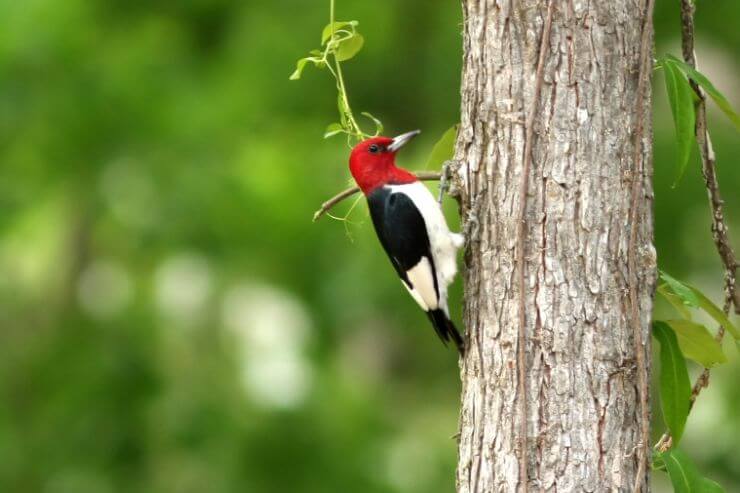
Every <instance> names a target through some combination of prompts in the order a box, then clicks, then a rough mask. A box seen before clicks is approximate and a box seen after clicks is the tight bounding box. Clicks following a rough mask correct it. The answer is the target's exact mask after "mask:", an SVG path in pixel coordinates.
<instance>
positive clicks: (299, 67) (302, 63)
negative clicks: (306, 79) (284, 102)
mask: <svg viewBox="0 0 740 493" xmlns="http://www.w3.org/2000/svg"><path fill="white" fill-rule="evenodd" d="M308 62H312V63H313V64H314V65H315V66H316V67H319V68H323V66H324V61H323V60H322V59H321V58H318V57H313V56H309V57H306V58H301V59H300V60H298V62H296V67H295V70H294V71H293V73H292V74H290V80H298V79H300V78H301V74H302V73H303V69H304V68H305V67H306V64H307V63H308Z"/></svg>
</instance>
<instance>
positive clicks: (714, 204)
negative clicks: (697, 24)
mask: <svg viewBox="0 0 740 493" xmlns="http://www.w3.org/2000/svg"><path fill="white" fill-rule="evenodd" d="M681 49H682V52H683V59H684V61H685V62H686V63H687V64H689V65H691V66H692V67H694V68H696V54H695V53H694V4H693V2H692V1H691V0H681ZM689 83H690V84H691V87H692V88H693V89H694V92H695V93H696V95H697V97H698V99H697V102H696V106H695V109H696V128H695V135H696V143H697V145H698V146H699V155H700V156H701V172H702V175H703V176H704V184H705V186H706V189H707V195H708V198H709V207H710V209H711V211H712V239H713V240H714V245H715V247H716V248H717V254H718V255H719V257H720V260H721V261H722V265H723V266H724V269H725V304H724V306H723V310H724V312H725V315H729V313H730V308H731V307H732V305H733V304H734V305H735V312H736V313H740V301H738V293H737V291H736V289H735V274H736V271H737V267H738V265H737V260H736V257H735V252H734V251H733V249H732V246H731V242H730V239H729V233H728V229H727V225H726V224H725V216H724V211H723V210H722V204H723V202H722V196H721V195H720V192H719V182H718V181H717V168H716V163H715V155H714V149H713V148H712V140H711V138H710V137H709V128H708V127H707V108H706V95H705V94H704V91H702V89H701V88H700V87H699V86H698V85H697V84H696V83H695V82H694V81H693V80H689ZM724 334H725V328H724V327H722V326H720V328H719V330H718V331H717V335H716V336H715V339H716V340H717V341H718V342H721V341H722V337H723V336H724ZM708 385H709V368H705V369H704V371H702V372H701V375H699V378H697V379H696V382H695V383H694V386H693V388H692V389H691V400H690V402H689V410H691V408H693V406H694V402H695V401H696V398H697V397H698V396H699V394H700V393H701V391H702V389H704V388H705V387H706V386H708ZM672 441H673V440H672V438H671V434H670V433H669V432H665V433H663V436H662V437H660V440H658V443H657V444H655V448H656V449H658V450H660V451H661V452H665V451H666V450H668V449H669V448H670V447H671V445H672Z"/></svg>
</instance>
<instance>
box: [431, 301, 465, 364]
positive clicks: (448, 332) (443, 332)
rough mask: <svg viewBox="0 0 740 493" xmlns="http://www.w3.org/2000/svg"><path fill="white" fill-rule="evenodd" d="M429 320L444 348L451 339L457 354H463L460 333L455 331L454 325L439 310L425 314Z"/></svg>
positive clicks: (463, 344)
mask: <svg viewBox="0 0 740 493" xmlns="http://www.w3.org/2000/svg"><path fill="white" fill-rule="evenodd" d="M427 316H428V317H429V320H430V321H431V322H432V325H433V326H434V331H435V332H436V333H437V335H438V336H439V338H440V339H442V342H443V343H444V345H445V346H446V345H447V343H448V342H449V341H450V339H452V342H454V343H455V346H457V350H458V352H459V353H460V354H461V355H463V354H465V343H464V342H463V338H462V336H460V332H458V331H457V328H456V327H455V324H453V323H452V320H450V319H449V318H448V317H447V315H446V314H445V312H444V311H442V310H441V309H439V308H438V309H436V310H429V311H428V312H427Z"/></svg>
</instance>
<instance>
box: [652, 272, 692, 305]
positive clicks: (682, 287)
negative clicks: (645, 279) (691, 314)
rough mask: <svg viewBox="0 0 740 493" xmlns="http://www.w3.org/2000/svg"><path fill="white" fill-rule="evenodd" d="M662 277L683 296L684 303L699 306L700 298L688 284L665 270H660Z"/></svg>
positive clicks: (674, 290) (673, 289) (675, 291)
mask: <svg viewBox="0 0 740 493" xmlns="http://www.w3.org/2000/svg"><path fill="white" fill-rule="evenodd" d="M660 278H661V279H662V280H663V282H665V283H666V284H667V285H668V287H669V288H671V290H672V291H673V292H674V293H675V294H676V295H677V296H678V297H679V298H681V300H682V301H683V303H684V305H688V306H694V307H697V308H698V307H699V298H697V297H696V295H695V294H694V291H693V290H692V289H691V288H690V287H689V286H688V285H686V284H684V283H682V282H681V281H679V280H677V279H674V278H672V277H671V276H669V275H668V274H667V273H666V272H664V271H660Z"/></svg>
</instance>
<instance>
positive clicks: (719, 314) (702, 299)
mask: <svg viewBox="0 0 740 493" xmlns="http://www.w3.org/2000/svg"><path fill="white" fill-rule="evenodd" d="M686 286H688V287H689V288H690V289H691V290H692V291H693V293H694V296H695V297H696V298H697V299H698V300H699V308H701V309H702V310H704V311H705V312H706V313H707V315H709V316H710V317H712V318H713V319H714V320H715V321H716V322H717V323H718V324H720V325H721V326H722V327H724V328H725V330H727V331H728V332H729V333H730V334H732V337H734V338H735V339H736V340H740V331H738V330H737V327H735V325H734V324H733V323H732V322H730V319H729V318H727V315H725V312H723V311H722V310H720V308H719V307H718V306H717V305H715V304H714V303H712V301H711V300H710V299H709V298H707V297H706V296H705V295H704V293H702V292H701V291H699V290H698V289H696V288H695V287H693V286H691V285H689V284H686Z"/></svg>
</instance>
